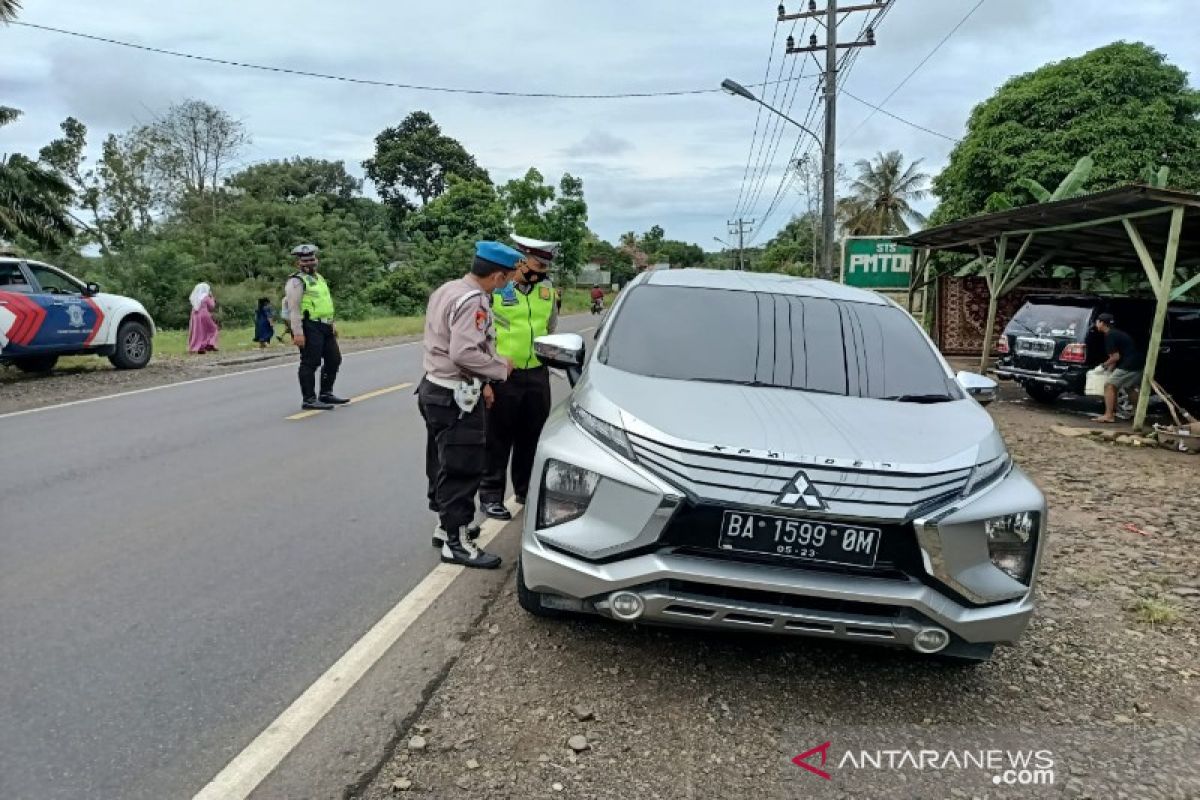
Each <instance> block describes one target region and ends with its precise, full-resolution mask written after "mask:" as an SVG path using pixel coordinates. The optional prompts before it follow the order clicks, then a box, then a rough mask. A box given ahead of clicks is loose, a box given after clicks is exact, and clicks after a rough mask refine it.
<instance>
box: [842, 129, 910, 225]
mask: <svg viewBox="0 0 1200 800" xmlns="http://www.w3.org/2000/svg"><path fill="white" fill-rule="evenodd" d="M855 166H856V167H857V168H858V177H857V178H855V179H854V180H853V181H852V182H851V183H850V191H851V194H850V196H849V197H846V198H844V199H842V200H841V201H839V202H838V216H840V217H841V221H842V226H843V227H844V228H845V229H846V232H847V233H848V234H850V235H851V236H886V235H889V234H903V233H908V232H909V230H910V225H914V224H915V225H924V224H925V216H924V215H923V214H921V213H920V212H918V211H917V210H916V209H914V208H913V207H912V203H914V202H917V201H919V200H923V199H925V197H926V196H928V194H929V191H928V190H927V189H926V188H925V184H926V183H927V182H928V180H929V175H928V174H926V173H924V172H921V171H919V168H920V166H921V159H919V158H918V159H917V160H916V161H914V162H912V163H911V164H909V165H908V167H907V168H906V167H905V166H904V156H903V155H901V154H900V151H899V150H893V151H891V152H890V153H886V154H885V153H879V154H878V155H877V156H876V157H875V160H874V161H873V162H872V161H867V160H865V159H864V160H862V161H859V162H857V163H856V164H855Z"/></svg>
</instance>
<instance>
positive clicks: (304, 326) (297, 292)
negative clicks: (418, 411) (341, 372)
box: [284, 244, 350, 411]
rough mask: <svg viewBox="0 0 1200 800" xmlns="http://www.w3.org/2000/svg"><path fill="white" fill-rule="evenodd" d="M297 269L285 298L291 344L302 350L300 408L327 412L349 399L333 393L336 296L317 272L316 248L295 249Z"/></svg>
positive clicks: (338, 360) (337, 353)
mask: <svg viewBox="0 0 1200 800" xmlns="http://www.w3.org/2000/svg"><path fill="white" fill-rule="evenodd" d="M292 255H293V256H295V258H296V267H297V270H296V272H295V273H293V274H292V276H291V277H290V278H289V279H288V282H287V287H286V290H285V294H284V299H285V301H286V302H287V307H288V315H289V318H288V324H289V325H291V327H292V341H293V342H294V343H295V345H296V347H299V348H300V371H299V376H300V399H301V407H302V408H305V409H312V410H317V411H327V410H329V409H331V408H333V407H335V406H340V405H344V404H346V403H349V402H350V401H349V400H346V399H344V398H341V397H338V396H337V395H335V394H334V393H333V382H334V381H335V380H337V374H338V367H340V366H341V364H342V351H341V350H340V349H339V348H338V342H337V328H335V327H334V325H333V296H332V295H331V294H330V293H329V284H327V283H326V282H325V278H323V277H322V276H321V275H320V274H319V273H318V272H317V246H316V245H312V244H302V245H299V246H297V247H296V248H295V249H294V250H292ZM318 367H320V369H321V393H320V395H318V394H317V391H316V386H315V383H316V373H317V368H318Z"/></svg>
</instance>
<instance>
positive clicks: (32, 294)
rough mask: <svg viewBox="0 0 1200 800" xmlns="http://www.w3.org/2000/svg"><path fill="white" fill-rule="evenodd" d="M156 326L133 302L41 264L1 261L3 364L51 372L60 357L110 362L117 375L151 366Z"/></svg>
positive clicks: (0, 346) (0, 342)
mask: <svg viewBox="0 0 1200 800" xmlns="http://www.w3.org/2000/svg"><path fill="white" fill-rule="evenodd" d="M153 337H154V321H153V320H152V319H151V318H150V314H149V313H147V311H146V309H145V307H144V306H142V304H141V303H139V302H137V301H136V300H133V299H131V298H128V297H122V296H120V295H115V294H104V293H102V292H101V291H100V287H99V286H97V285H96V284H94V283H84V282H83V281H81V280H79V279H77V278H74V277H72V276H71V275H68V274H67V273H66V272H63V271H62V270H60V269H57V268H56V267H51V266H49V265H47V264H42V263H39V262H37V261H27V260H24V259H20V258H13V257H3V256H0V364H12V365H14V366H16V367H17V368H18V369H21V370H23V371H25V372H49V371H50V370H52V369H53V368H54V365H55V364H56V363H57V362H58V359H59V357H60V356H73V355H98V356H107V357H108V360H109V361H111V362H112V363H113V366H115V367H116V368H117V369H141V368H142V367H144V366H146V365H147V364H148V363H150V354H151V352H152V349H153V344H152V343H153Z"/></svg>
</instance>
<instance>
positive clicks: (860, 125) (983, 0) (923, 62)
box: [842, 0, 987, 144]
mask: <svg viewBox="0 0 1200 800" xmlns="http://www.w3.org/2000/svg"><path fill="white" fill-rule="evenodd" d="M986 2H987V0H979V2H977V3H976V4H975V5H974V6H972V8H971V10H970V11H968V12H967V13H966V14H965V15H964V16H963V18H962V19H960V20H959V21H958V24H957V25H955V26H954V27H953V28H951V29H950V31H949V32H948V33H947V34H946V35H945V36H943V37H942V39H941V41H939V42H938V43H937V44H936V45H934V47H933V49H932V50H930V51H929V52H928V53H927V54H926V55H925V57H924V58H923V59H921V62H920V63H919V64H917V65H916V66H915V67H913V68H912V71H911V72H909V73H908V74H907V75H905V76H904V80H902V81H900V83H898V84H896V88H894V89H892V91H890V92H888V96H887V97H885V98H883V100H882V101H881V102H880V103H879V105H878V106H875V107H874V108H873V109H872V110H871V113H870V114H868V115H867V116H866V118H865V119H863V121H862V122H860V123H858V127H856V128H855V129H854V130H852V131H850V135H849V136H847V137H846V138H845V139H843V140H842V143H843V144H845V143H846V142H847V141H849V140H850V139H852V138H854V135H855V134H857V133H858V132H859V131H860V130H862V128H863V126H864V125H866V124H867V123H868V122H870V121H871V118H872V117H873V116H875V112H876V111H882V110H883V107H884V106H885V105H887V103H888V101H889V100H891V99H892V98H893V97H895V96H896V92H898V91H900V90H901V89H903V88H904V85H905V84H906V83H908V82H909V81H910V80H911V79H912V77H913V76H914V75H916V74H917V73H918V72H919V71H920V70H921V67H923V66H925V65H926V64H927V63H928V62H929V59H931V58H933V56H934V54H936V53H937V51H938V50H941V49H942V45H944V44H946V42H948V41H950V37H952V36H954V34H956V33H958V29H959V28H961V27H962V26H963V25H965V24H966V23H967V20H969V19H970V18H971V17H972V16H974V14H975V12H976V11H978V10H979V8H980V7H981V6H982V5H983V4H984V3H986ZM939 135H940V134H939Z"/></svg>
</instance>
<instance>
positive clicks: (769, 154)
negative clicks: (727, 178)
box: [745, 20, 808, 212]
mask: <svg viewBox="0 0 1200 800" xmlns="http://www.w3.org/2000/svg"><path fill="white" fill-rule="evenodd" d="M807 29H808V21H807V20H805V25H804V27H803V28H801V30H800V37H801V39H803V38H804V33H805V31H806V30H807ZM795 32H796V22H794V21H793V22H792V28H791V30H790V31H788V40H789V41H791V40H792V37H793V36H794V34H795ZM784 63H785V62H782V61H781V62H780V64H779V76H780V77H782V76H783V67H784ZM806 66H807V64H804V63H801V67H800V74H799V76H797V75H796V62H795V61H792V62H791V69H789V70H788V77H787V81H786V83H783V113H784V114H786V115H789V116H790V115H791V113H792V106H794V105H795V103H796V97H797V95H799V93H800V82H801V81H803V80H804V68H805V67H806ZM779 86H780V82H778V81H777V82H776V85H775V87H776V88H775V94H774V96H773V97H772V98H771V103H770V104H771V105H772V106H774V105H776V101H777V99H778V97H779ZM789 90H790V91H791V97H790V99H789V97H788V94H789ZM760 108H761V106H760ZM771 119H772V121H773V122H774V123H775V130H774V131H773V132H771V131H768V133H767V136H766V139H767V140H769V141H770V144H769V145H767V146H766V148H765V150H766V152H765V153H763V154H761V155H763V156H765V158H760V162H759V163H760V165H761V171H759V172H758V180H757V184H756V185H755V187H754V190H753V191H752V193H751V196H750V200H749V202H748V203H747V207H746V209H745V210H746V211H750V212H752V211H753V210H754V209H755V208H756V207H757V206H758V201H759V199H760V198H761V197H762V192H763V187H765V186H766V183H767V178H768V177H770V174H771V169H772V168H773V167H774V166H775V156H776V154H778V152H779V142H780V141H782V139H783V134H784V129H785V127H786V125H787V124H788V123H786V122H785V120H784V119H783V117H780V116H778V115H773V116H772V118H771ZM785 169H786V168H785Z"/></svg>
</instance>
